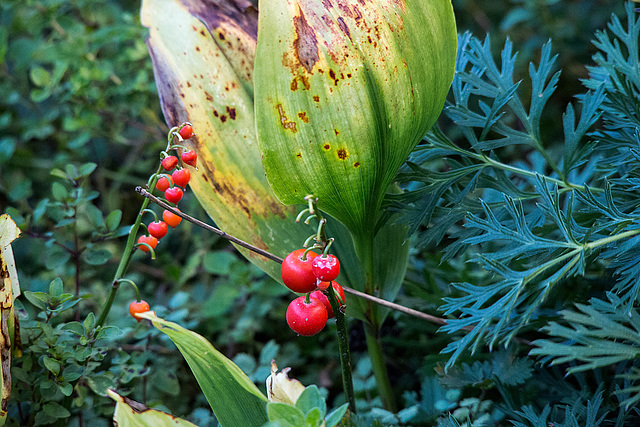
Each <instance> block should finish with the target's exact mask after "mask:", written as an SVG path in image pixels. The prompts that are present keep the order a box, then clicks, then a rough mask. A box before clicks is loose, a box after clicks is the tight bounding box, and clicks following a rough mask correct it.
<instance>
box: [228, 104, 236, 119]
mask: <svg viewBox="0 0 640 427" xmlns="http://www.w3.org/2000/svg"><path fill="white" fill-rule="evenodd" d="M227 114H229V118H230V119H231V120H235V119H236V109H235V108H233V107H229V106H227Z"/></svg>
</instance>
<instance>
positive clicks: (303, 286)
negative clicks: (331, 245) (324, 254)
mask: <svg viewBox="0 0 640 427" xmlns="http://www.w3.org/2000/svg"><path fill="white" fill-rule="evenodd" d="M304 251H305V249H296V250H295V251H293V252H291V253H290V254H289V255H287V257H286V258H285V259H284V261H283V262H282V266H281V267H280V274H281V275H282V281H283V282H284V284H285V286H286V287H287V288H289V289H291V290H292V291H293V292H300V293H306V292H311V291H313V290H314V289H315V288H316V276H314V274H313V271H311V262H312V261H313V259H314V258H316V257H317V256H318V254H317V253H315V252H307V258H306V259H305V260H302V259H301V258H300V257H301V256H302V254H303V253H304Z"/></svg>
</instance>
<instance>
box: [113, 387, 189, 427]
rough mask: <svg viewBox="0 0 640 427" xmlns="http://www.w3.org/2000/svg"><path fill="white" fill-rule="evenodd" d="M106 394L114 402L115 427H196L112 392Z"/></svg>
mask: <svg viewBox="0 0 640 427" xmlns="http://www.w3.org/2000/svg"><path fill="white" fill-rule="evenodd" d="M107 394H108V395H109V397H111V398H112V399H113V400H115V401H116V409H115V411H114V412H113V422H114V425H117V426H122V427H124V426H131V427H170V426H171V427H174V426H182V427H196V425H195V424H192V423H190V422H189V421H187V420H183V419H182V418H178V417H174V416H173V415H169V414H167V413H166V412H161V411H156V410H155V409H149V408H147V407H146V406H144V405H143V404H142V403H139V402H136V401H134V400H131V399H129V398H127V397H123V396H120V395H119V394H118V393H116V392H115V391H113V390H107Z"/></svg>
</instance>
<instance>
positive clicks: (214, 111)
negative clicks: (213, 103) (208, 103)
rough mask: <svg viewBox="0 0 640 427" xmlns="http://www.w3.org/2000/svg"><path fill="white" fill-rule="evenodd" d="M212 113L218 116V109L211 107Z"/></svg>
mask: <svg viewBox="0 0 640 427" xmlns="http://www.w3.org/2000/svg"><path fill="white" fill-rule="evenodd" d="M213 115H214V116H215V117H218V116H219V114H218V111H217V110H216V109H215V108H214V109H213Z"/></svg>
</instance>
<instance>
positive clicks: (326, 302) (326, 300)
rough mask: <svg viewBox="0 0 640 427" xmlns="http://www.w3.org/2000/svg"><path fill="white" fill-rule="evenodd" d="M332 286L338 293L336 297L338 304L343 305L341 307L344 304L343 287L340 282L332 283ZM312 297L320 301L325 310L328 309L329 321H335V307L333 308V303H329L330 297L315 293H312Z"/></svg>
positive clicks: (320, 292) (322, 293) (318, 292)
mask: <svg viewBox="0 0 640 427" xmlns="http://www.w3.org/2000/svg"><path fill="white" fill-rule="evenodd" d="M322 283H329V282H322ZM332 286H333V290H334V291H335V293H336V297H338V304H341V305H342V304H344V289H342V286H340V285H339V284H338V282H332ZM325 289H326V288H325ZM310 297H311V298H315V299H317V300H318V301H320V302H321V303H322V304H324V308H326V309H327V315H328V317H329V319H333V316H334V315H335V314H334V312H333V307H331V303H330V302H329V297H328V296H327V295H325V293H324V292H322V291H313V292H311V295H310Z"/></svg>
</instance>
